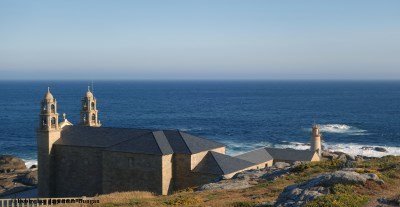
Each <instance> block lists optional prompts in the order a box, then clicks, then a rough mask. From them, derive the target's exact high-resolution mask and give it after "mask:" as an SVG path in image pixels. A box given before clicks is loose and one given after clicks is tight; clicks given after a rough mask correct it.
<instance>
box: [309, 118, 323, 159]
mask: <svg viewBox="0 0 400 207" xmlns="http://www.w3.org/2000/svg"><path fill="white" fill-rule="evenodd" d="M311 134H312V135H311V147H310V150H311V151H314V152H315V151H317V153H318V155H319V156H320V157H321V152H322V147H321V136H322V135H321V133H320V131H319V126H318V125H314V126H313V127H312V133H311Z"/></svg>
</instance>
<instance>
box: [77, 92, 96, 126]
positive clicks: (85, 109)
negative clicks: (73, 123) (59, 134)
mask: <svg viewBox="0 0 400 207" xmlns="http://www.w3.org/2000/svg"><path fill="white" fill-rule="evenodd" d="M98 114H99V111H98V110H97V100H96V98H95V97H94V95H93V92H92V91H90V87H88V91H87V92H86V95H85V96H84V97H83V98H82V109H81V121H80V124H81V125H84V126H90V127H100V126H101V123H100V120H99V116H98Z"/></svg>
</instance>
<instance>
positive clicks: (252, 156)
mask: <svg viewBox="0 0 400 207" xmlns="http://www.w3.org/2000/svg"><path fill="white" fill-rule="evenodd" d="M235 157H236V158H239V159H242V160H246V161H249V162H252V163H255V164H261V163H264V162H268V161H270V160H273V159H274V158H272V156H271V155H270V154H269V153H268V152H267V150H266V149H265V148H260V149H256V150H253V151H250V152H246V153H244V154H241V155H237V156H235Z"/></svg>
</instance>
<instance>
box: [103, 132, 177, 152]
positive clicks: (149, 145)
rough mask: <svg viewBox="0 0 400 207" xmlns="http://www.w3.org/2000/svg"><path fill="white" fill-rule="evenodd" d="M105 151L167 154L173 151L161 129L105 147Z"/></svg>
mask: <svg viewBox="0 0 400 207" xmlns="http://www.w3.org/2000/svg"><path fill="white" fill-rule="evenodd" d="M106 150H107V151H118V152H131V153H140V154H154V155H167V154H172V153H174V152H173V151H172V148H171V146H170V145H169V143H168V141H167V139H166V138H165V135H164V133H163V132H162V131H156V132H150V133H147V134H144V135H142V136H140V137H136V138H133V139H129V140H127V141H124V142H121V143H119V144H116V145H114V146H111V147H108V148H106Z"/></svg>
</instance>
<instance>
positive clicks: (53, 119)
mask: <svg viewBox="0 0 400 207" xmlns="http://www.w3.org/2000/svg"><path fill="white" fill-rule="evenodd" d="M51 127H52V128H55V127H56V118H54V117H53V118H51Z"/></svg>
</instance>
